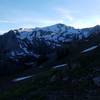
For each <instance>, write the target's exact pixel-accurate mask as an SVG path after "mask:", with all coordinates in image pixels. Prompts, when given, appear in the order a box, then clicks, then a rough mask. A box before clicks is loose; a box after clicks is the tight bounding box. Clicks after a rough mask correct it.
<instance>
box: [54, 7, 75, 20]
mask: <svg viewBox="0 0 100 100" xmlns="http://www.w3.org/2000/svg"><path fill="white" fill-rule="evenodd" d="M55 10H56V11H57V12H58V13H59V15H60V16H61V17H62V19H63V20H66V19H67V20H69V21H73V20H74V17H73V16H72V11H70V10H68V9H66V8H61V7H57V8H55Z"/></svg>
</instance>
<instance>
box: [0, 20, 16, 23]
mask: <svg viewBox="0 0 100 100" xmlns="http://www.w3.org/2000/svg"><path fill="white" fill-rule="evenodd" d="M0 23H9V24H10V23H15V21H11V20H0Z"/></svg>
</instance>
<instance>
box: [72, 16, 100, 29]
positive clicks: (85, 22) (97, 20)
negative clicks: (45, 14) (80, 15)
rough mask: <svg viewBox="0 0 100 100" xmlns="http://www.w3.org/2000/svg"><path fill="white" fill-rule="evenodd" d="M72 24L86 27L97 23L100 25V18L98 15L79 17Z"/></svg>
mask: <svg viewBox="0 0 100 100" xmlns="http://www.w3.org/2000/svg"><path fill="white" fill-rule="evenodd" d="M70 25H71V26H74V27H75V28H86V27H93V26H95V25H100V18H99V17H97V16H92V17H88V18H85V19H77V20H76V21H73V22H72V23H70Z"/></svg>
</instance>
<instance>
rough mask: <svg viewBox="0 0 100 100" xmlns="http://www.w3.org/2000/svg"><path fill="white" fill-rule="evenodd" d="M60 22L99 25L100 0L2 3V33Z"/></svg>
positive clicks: (4, 0) (15, 0)
mask: <svg viewBox="0 0 100 100" xmlns="http://www.w3.org/2000/svg"><path fill="white" fill-rule="evenodd" d="M57 23H63V24H66V25H68V26H74V27H76V28H84V27H91V26H95V25H97V24H100V0H0V33H3V32H6V31H8V30H10V29H18V28H34V27H43V26H49V25H53V24H57Z"/></svg>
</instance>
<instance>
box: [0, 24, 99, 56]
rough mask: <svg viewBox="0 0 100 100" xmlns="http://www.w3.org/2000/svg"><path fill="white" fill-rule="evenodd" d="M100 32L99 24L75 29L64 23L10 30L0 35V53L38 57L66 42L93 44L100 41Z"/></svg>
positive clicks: (51, 51)
mask: <svg viewBox="0 0 100 100" xmlns="http://www.w3.org/2000/svg"><path fill="white" fill-rule="evenodd" d="M99 33H100V26H99V25H97V26H95V27H91V28H84V29H75V28H74V27H70V26H66V25H64V24H55V25H52V26H47V27H43V28H30V29H27V28H25V29H23V28H20V29H16V30H10V31H9V32H7V33H5V34H3V35H1V36H0V54H2V55H3V54H4V55H6V56H9V57H11V58H15V57H16V56H17V57H19V56H26V55H29V56H30V55H31V56H33V57H35V58H38V57H39V56H40V55H41V54H42V55H44V54H50V53H53V52H54V50H55V49H57V48H61V47H62V46H63V45H64V44H66V45H67V44H69V43H73V44H74V45H76V44H75V43H77V45H78V43H79V42H80V41H81V42H82V43H81V44H84V43H87V44H90V46H92V43H93V44H95V43H94V42H96V43H98V41H100V40H99V39H100V34H99ZM93 40H94V41H93ZM75 41H77V42H75ZM84 41H85V42H84ZM86 41H87V42H86ZM88 42H89V43H88ZM87 46H88V45H87ZM80 47H81V46H80ZM86 48H88V47H86ZM84 49H85V48H84Z"/></svg>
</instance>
